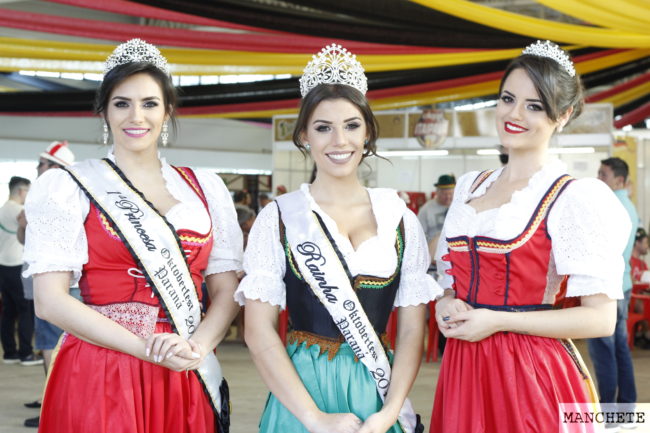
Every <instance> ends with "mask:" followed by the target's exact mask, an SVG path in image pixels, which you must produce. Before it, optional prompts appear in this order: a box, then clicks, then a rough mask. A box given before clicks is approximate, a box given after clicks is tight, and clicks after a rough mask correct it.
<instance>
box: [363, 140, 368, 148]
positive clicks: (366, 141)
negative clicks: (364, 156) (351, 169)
mask: <svg viewBox="0 0 650 433" xmlns="http://www.w3.org/2000/svg"><path fill="white" fill-rule="evenodd" d="M367 145H368V139H367V138H366V139H365V140H364V142H363V147H366V146H367Z"/></svg>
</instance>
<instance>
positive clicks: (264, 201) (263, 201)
mask: <svg viewBox="0 0 650 433" xmlns="http://www.w3.org/2000/svg"><path fill="white" fill-rule="evenodd" d="M272 201H273V199H272V198H271V197H269V195H268V194H267V193H262V194H260V210H261V209H263V208H264V207H265V206H266V205H267V204H269V203H271V202H272Z"/></svg>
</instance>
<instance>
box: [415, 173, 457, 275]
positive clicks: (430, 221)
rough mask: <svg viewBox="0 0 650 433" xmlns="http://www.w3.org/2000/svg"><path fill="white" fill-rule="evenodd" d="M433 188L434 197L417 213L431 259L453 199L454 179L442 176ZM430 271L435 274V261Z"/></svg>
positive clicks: (452, 176) (448, 175) (445, 175)
mask: <svg viewBox="0 0 650 433" xmlns="http://www.w3.org/2000/svg"><path fill="white" fill-rule="evenodd" d="M434 186H435V187H436V194H435V197H434V198H433V199H432V200H429V201H428V202H426V203H425V204H424V206H422V207H421V208H420V211H419V212H418V220H420V224H422V228H423V229H424V234H425V236H426V237H427V244H428V245H429V254H430V255H431V257H433V255H434V254H435V252H436V247H437V245H438V238H439V237H440V233H441V232H442V226H443V225H444V223H445V217H446V216H447V211H448V210H449V205H451V200H452V199H453V197H454V188H455V187H456V178H455V177H454V175H453V174H443V175H442V176H440V177H439V178H438V182H436V183H435V184H434ZM430 271H432V272H434V274H435V271H436V268H435V260H432V262H431V269H430Z"/></svg>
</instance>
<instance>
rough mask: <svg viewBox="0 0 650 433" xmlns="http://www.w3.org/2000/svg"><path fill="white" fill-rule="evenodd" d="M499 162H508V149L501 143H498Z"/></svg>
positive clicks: (502, 163) (503, 163)
mask: <svg viewBox="0 0 650 433" xmlns="http://www.w3.org/2000/svg"><path fill="white" fill-rule="evenodd" d="M499 162H500V163H501V165H502V166H504V165H506V164H507V163H508V149H506V148H505V147H503V145H501V144H500V145H499Z"/></svg>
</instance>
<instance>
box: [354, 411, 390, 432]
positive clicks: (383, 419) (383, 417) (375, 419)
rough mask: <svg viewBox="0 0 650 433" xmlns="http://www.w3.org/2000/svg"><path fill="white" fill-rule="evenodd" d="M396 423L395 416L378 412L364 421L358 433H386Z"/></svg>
mask: <svg viewBox="0 0 650 433" xmlns="http://www.w3.org/2000/svg"><path fill="white" fill-rule="evenodd" d="M396 421H397V417H396V416H392V415H390V414H387V413H385V412H383V411H379V412H377V413H373V414H372V415H370V416H369V417H368V418H367V419H366V421H365V422H364V423H363V425H362V426H361V428H360V429H359V432H358V433H386V432H387V431H388V430H389V429H390V428H391V427H392V426H393V424H395V422H396Z"/></svg>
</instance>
